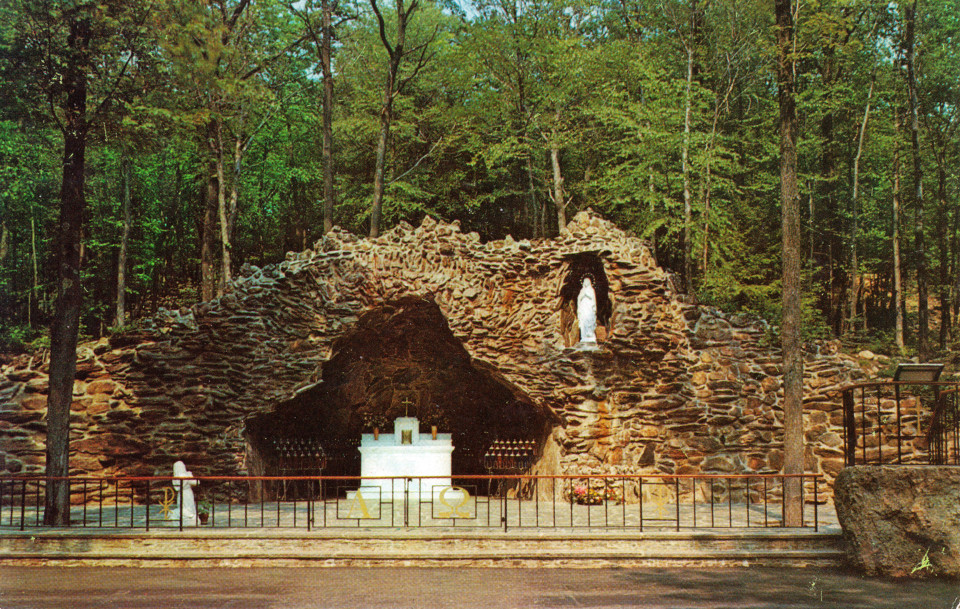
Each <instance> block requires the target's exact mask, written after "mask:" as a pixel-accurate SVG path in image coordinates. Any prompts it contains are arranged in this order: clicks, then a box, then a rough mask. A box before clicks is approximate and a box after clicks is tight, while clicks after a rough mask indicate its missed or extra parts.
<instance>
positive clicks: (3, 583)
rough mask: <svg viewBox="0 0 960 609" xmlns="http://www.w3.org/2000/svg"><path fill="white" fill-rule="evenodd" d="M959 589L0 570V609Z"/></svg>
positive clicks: (844, 580)
mask: <svg viewBox="0 0 960 609" xmlns="http://www.w3.org/2000/svg"><path fill="white" fill-rule="evenodd" d="M958 599H960V584H958V583H956V582H945V581H930V582H916V581H884V580H874V579H864V578H860V577H857V576H853V575H849V574H844V573H840V572H836V571H825V570H815V569H793V570H788V569H707V570H704V569H691V568H686V569H585V570H584V569H423V568H398V569H314V568H294V569H276V568H264V569H256V568H253V569H127V568H109V569H100V568H79V567H78V568H66V569H64V568H41V567H32V568H31V567H0V607H2V608H3V609H66V608H69V609H114V608H116V609H120V608H122V609H141V608H158V609H159V608H162V609H173V608H181V607H182V608H184V609H187V608H189V609H203V608H208V607H209V608H214V607H215V608H218V609H227V608H233V607H252V608H253V607H255V608H258V609H269V608H284V609H290V608H305V609H306V608H317V607H336V608H338V609H379V608H390V609H405V608H411V609H413V608H416V609H432V608H448V607H449V608H457V609H459V608H474V607H483V608H486V609H499V608H530V607H547V608H558V609H559V608H571V607H595V608H607V607H611V608H612V607H640V608H654V607H657V608H671V609H708V608H709V609H719V608H726V607H730V608H738V609H743V608H750V609H760V608H769V609H783V608H814V609H816V608H820V607H823V608H836V609H867V608H869V609H956V608H957V606H958V603H960V601H958Z"/></svg>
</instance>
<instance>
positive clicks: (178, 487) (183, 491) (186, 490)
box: [169, 461, 197, 527]
mask: <svg viewBox="0 0 960 609" xmlns="http://www.w3.org/2000/svg"><path fill="white" fill-rule="evenodd" d="M173 477H174V480H173V491H174V493H176V497H175V498H174V503H173V504H174V505H175V506H176V507H175V508H174V509H172V510H170V516H169V519H170V520H176V521H177V522H180V513H181V510H182V512H183V525H184V526H191V527H195V526H197V502H196V500H195V499H194V497H193V487H195V486H196V485H197V481H196V480H193V479H192V478H193V474H191V473H190V471H189V470H188V469H187V466H186V465H184V463H183V461H177V462H176V463H174V464H173ZM177 478H184V480H177Z"/></svg>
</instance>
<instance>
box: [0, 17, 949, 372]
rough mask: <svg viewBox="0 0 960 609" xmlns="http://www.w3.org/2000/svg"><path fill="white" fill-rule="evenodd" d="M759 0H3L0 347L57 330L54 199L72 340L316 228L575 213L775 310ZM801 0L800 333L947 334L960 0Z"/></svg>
mask: <svg viewBox="0 0 960 609" xmlns="http://www.w3.org/2000/svg"><path fill="white" fill-rule="evenodd" d="M772 4H773V2H772V1H767V0H760V1H748V2H733V1H730V0H600V1H595V2H579V1H576V0H476V1H468V0H464V1H462V2H456V3H453V2H450V3H443V2H440V3H434V2H432V1H430V0H393V1H392V2H390V3H387V2H384V1H383V0H373V1H372V2H353V1H352V0H297V1H296V2H283V1H279V0H206V1H204V2H199V1H193V0H144V1H138V2H133V1H132V0H131V1H127V2H124V1H121V0H104V1H89V2H84V1H82V0H0V74H2V76H0V79H2V80H0V82H2V83H3V88H4V91H3V95H2V96H0V349H2V350H6V351H7V352H11V351H12V352H16V351H18V350H22V349H29V348H44V347H46V346H48V345H49V339H48V338H47V336H46V334H45V328H46V326H47V325H48V324H49V323H50V320H51V317H52V315H53V310H54V301H55V299H56V296H57V286H58V268H57V260H58V259H59V258H58V256H57V251H56V248H57V235H58V234H59V231H60V229H58V226H59V224H60V223H62V222H63V219H62V217H61V203H62V200H64V197H68V198H69V196H71V193H72V196H75V197H80V198H81V201H82V203H83V205H82V206H81V209H82V210H83V213H84V217H83V219H82V221H75V222H74V223H73V225H74V228H76V229H77V230H80V227H82V238H81V240H80V243H81V244H82V246H81V248H80V251H79V252H77V255H78V256H79V259H80V260H82V264H81V265H79V267H78V268H80V269H81V271H80V272H81V274H82V275H81V277H80V280H81V284H82V287H83V294H82V304H81V305H80V306H81V307H82V310H81V316H80V320H81V321H80V332H81V334H83V335H86V336H90V337H97V336H101V335H104V334H107V333H109V332H111V331H113V330H116V329H117V328H123V327H128V326H130V325H135V324H136V322H137V320H138V319H140V318H143V317H144V316H148V315H150V314H152V313H153V312H154V311H155V310H156V309H157V308H158V307H161V306H163V307H166V308H173V309H176V308H180V307H182V306H187V305H190V304H192V303H193V302H196V301H197V300H199V299H206V298H212V297H215V296H216V295H218V294H222V293H223V292H224V291H225V290H228V289H229V284H230V280H231V279H232V278H233V277H235V276H236V275H237V273H238V271H239V269H240V267H241V266H242V265H243V264H245V263H250V264H254V265H264V264H267V263H270V262H276V261H279V260H282V259H283V258H284V256H285V253H286V252H287V251H297V250H301V249H304V248H306V247H309V246H310V245H311V244H312V243H313V242H314V241H315V240H316V239H318V238H319V237H321V236H322V234H323V233H324V232H325V231H326V230H329V229H330V227H331V226H333V225H339V226H341V227H343V228H345V229H347V230H350V231H353V232H355V233H358V234H363V235H376V234H379V233H380V232H382V231H383V230H387V229H389V228H390V227H392V226H394V225H396V224H397V223H399V222H401V221H407V222H410V223H414V224H416V223H419V221H420V220H421V219H422V218H423V217H424V216H425V215H430V216H433V217H436V218H442V219H444V220H447V221H452V220H459V221H460V223H461V226H462V228H463V230H464V231H477V232H478V233H479V234H480V235H481V237H482V238H483V239H485V240H486V239H499V238H502V237H504V236H505V235H508V234H510V235H512V236H513V237H514V238H516V239H522V238H531V239H536V238H541V237H549V236H552V235H556V234H557V233H558V231H559V227H561V226H563V225H564V224H565V222H566V221H567V220H568V219H569V218H570V217H572V215H573V213H575V212H576V211H577V210H580V209H584V208H587V207H591V208H593V209H594V210H595V211H597V212H599V213H601V214H602V215H604V216H605V217H606V218H608V219H610V220H612V221H613V222H615V223H616V224H618V225H619V226H621V227H623V228H625V229H627V230H630V231H632V232H634V233H635V234H637V235H640V236H642V237H644V238H646V239H648V240H649V242H650V243H651V245H652V247H653V251H654V253H655V255H656V258H657V261H658V262H659V263H660V264H661V265H663V266H664V267H666V268H667V269H669V270H670V271H672V272H673V273H675V274H676V278H677V284H678V287H679V288H680V289H681V290H684V291H685V292H687V293H688V294H689V295H690V297H691V298H696V299H697V300H698V301H700V302H703V303H706V304H710V305H715V306H718V307H721V308H723V309H726V310H739V311H753V312H756V313H758V314H761V315H763V316H764V317H766V318H767V319H769V320H770V321H772V322H774V324H776V323H777V322H778V320H779V319H780V316H781V310H780V308H781V301H780V295H781V274H780V267H781V239H780V228H781V208H780V197H779V188H780V166H779V161H780V155H779V137H780V136H779V123H778V120H779V114H778V112H779V109H778V100H777V39H776V32H775V23H774V9H773V6H772ZM792 10H793V18H794V23H795V35H794V36H793V39H792V44H793V49H792V55H791V59H792V62H793V64H794V66H795V76H796V93H797V95H796V103H797V118H798V124H797V127H798V135H799V139H798V146H797V150H798V186H799V191H800V192H799V196H800V200H801V201H802V207H801V213H802V217H801V222H802V244H803V245H802V269H803V282H802V285H803V314H804V323H803V330H804V333H805V336H806V337H808V338H812V337H820V338H827V337H840V338H843V339H845V340H847V341H850V342H851V343H854V344H857V345H861V346H868V347H870V348H872V349H874V350H879V351H885V352H896V351H901V352H903V353H906V354H910V355H917V356H919V357H920V358H921V359H929V358H932V357H937V356H938V353H937V352H938V351H940V355H943V354H946V353H949V351H950V350H951V347H952V346H953V344H954V343H955V341H956V340H957V339H958V338H960V337H958V336H957V335H956V334H955V330H956V327H957V323H956V322H957V316H958V313H960V268H958V266H960V208H958V206H957V194H958V188H960V183H958V175H960V173H958V172H960V170H958V167H960V164H958V160H960V159H958V156H960V133H958V129H957V127H958V124H960V116H958V101H960V99H958V98H960V1H958V0H925V1H924V2H912V3H908V4H900V3H897V2H886V1H883V2H881V1H874V0H862V1H851V0H810V1H804V2H798V3H795V4H793V8H792ZM81 98H82V99H81ZM78 160H79V161H80V167H79V169H77V170H76V171H74V173H73V174H70V171H69V170H70V168H71V167H74V168H75V165H76V162H77V161H78ZM77 171H79V174H78V173H77ZM70 175H72V176H73V177H72V178H71V177H70ZM71 188H73V190H72V191H71V190H70V189H71ZM411 255H416V254H415V252H411ZM61 270H62V269H61Z"/></svg>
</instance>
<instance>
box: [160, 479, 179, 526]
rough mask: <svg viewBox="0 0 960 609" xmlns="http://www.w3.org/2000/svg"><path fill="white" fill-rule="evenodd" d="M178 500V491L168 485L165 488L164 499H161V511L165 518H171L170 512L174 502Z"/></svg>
mask: <svg viewBox="0 0 960 609" xmlns="http://www.w3.org/2000/svg"><path fill="white" fill-rule="evenodd" d="M176 500H177V493H176V491H174V490H173V487H171V486H168V487H166V488H165V489H163V499H162V500H161V501H160V513H161V514H162V515H163V519H164V520H170V512H171V511H172V509H171V508H172V506H173V502H174V501H176Z"/></svg>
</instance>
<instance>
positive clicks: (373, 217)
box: [370, 61, 395, 239]
mask: <svg viewBox="0 0 960 609" xmlns="http://www.w3.org/2000/svg"><path fill="white" fill-rule="evenodd" d="M390 63H391V68H390V69H389V70H388V71H387V82H386V84H385V85H384V87H383V107H382V108H381V109H380V136H379V137H378V138H377V158H376V164H375V166H374V173H373V204H372V205H371V207H370V237H371V238H372V239H375V238H377V237H379V236H380V217H381V214H382V213H383V191H384V187H385V184H386V180H385V177H384V175H385V171H386V165H387V140H389V139H390V123H391V122H392V121H393V91H392V89H393V81H394V77H395V73H394V70H393V68H392V65H393V62H392V61H391V62H390Z"/></svg>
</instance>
